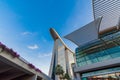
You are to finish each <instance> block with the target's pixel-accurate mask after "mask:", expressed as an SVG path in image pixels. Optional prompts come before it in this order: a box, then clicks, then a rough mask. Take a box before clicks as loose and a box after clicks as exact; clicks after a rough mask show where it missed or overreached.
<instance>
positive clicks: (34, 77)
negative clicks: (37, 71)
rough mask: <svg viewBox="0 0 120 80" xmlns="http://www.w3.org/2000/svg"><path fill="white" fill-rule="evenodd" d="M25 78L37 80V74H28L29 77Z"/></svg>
mask: <svg viewBox="0 0 120 80" xmlns="http://www.w3.org/2000/svg"><path fill="white" fill-rule="evenodd" d="M25 80H37V75H33V76H30V77H29V78H27V79H25Z"/></svg>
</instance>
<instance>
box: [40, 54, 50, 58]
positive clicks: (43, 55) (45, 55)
mask: <svg viewBox="0 0 120 80" xmlns="http://www.w3.org/2000/svg"><path fill="white" fill-rule="evenodd" d="M50 56H52V53H44V54H42V53H40V54H38V57H39V58H41V57H50Z"/></svg>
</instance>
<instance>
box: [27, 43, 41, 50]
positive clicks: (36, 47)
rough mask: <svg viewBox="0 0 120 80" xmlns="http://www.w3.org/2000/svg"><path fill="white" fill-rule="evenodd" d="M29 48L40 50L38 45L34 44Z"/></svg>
mask: <svg viewBox="0 0 120 80" xmlns="http://www.w3.org/2000/svg"><path fill="white" fill-rule="evenodd" d="M28 48H29V49H32V50H34V49H38V48H39V47H38V45H37V44H34V45H32V46H28Z"/></svg>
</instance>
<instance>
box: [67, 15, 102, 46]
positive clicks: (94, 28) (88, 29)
mask: <svg viewBox="0 0 120 80" xmlns="http://www.w3.org/2000/svg"><path fill="white" fill-rule="evenodd" d="M101 20H102V17H99V18H97V19H95V20H94V21H92V22H90V23H89V24H87V25H85V26H83V27H82V28H79V29H78V30H76V31H74V32H72V33H70V34H68V35H66V36H65V38H66V39H69V40H70V41H72V42H73V43H75V44H76V45H78V46H80V45H83V44H86V43H88V42H90V41H92V40H95V39H98V37H99V27H100V23H101Z"/></svg>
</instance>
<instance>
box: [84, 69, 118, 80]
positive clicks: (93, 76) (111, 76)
mask: <svg viewBox="0 0 120 80" xmlns="http://www.w3.org/2000/svg"><path fill="white" fill-rule="evenodd" d="M82 80H120V67H116V68H110V69H104V70H98V71H93V72H88V73H83V74H82Z"/></svg>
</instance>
